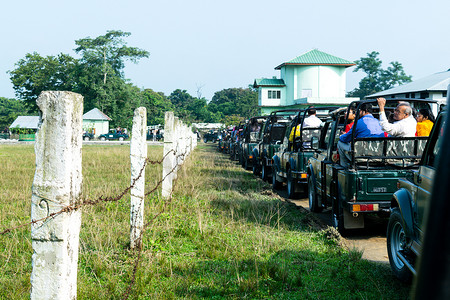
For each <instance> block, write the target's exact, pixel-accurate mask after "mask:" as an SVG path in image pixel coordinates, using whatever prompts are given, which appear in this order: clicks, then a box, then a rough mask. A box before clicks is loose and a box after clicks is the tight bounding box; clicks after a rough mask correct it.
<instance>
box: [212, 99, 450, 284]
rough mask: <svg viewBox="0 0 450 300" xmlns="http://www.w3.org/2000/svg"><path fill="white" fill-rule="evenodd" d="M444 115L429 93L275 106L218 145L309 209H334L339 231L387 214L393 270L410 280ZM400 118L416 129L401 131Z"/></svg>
mask: <svg viewBox="0 0 450 300" xmlns="http://www.w3.org/2000/svg"><path fill="white" fill-rule="evenodd" d="M447 101H449V100H448V99H447ZM408 113H409V114H408ZM446 115H447V114H446V112H445V109H443V107H442V106H439V105H438V103H437V102H436V101H433V100H426V99H391V100H387V101H386V100H385V99H382V100H380V99H378V100H361V101H355V102H352V103H350V104H349V105H348V106H341V107H339V106H333V107H331V106H327V107H308V108H304V109H290V110H279V111H275V112H272V113H271V114H270V115H269V116H257V117H253V118H250V119H248V120H246V121H245V122H242V123H241V124H239V125H238V126H236V127H234V128H230V129H228V130H227V131H224V132H222V134H221V138H220V142H219V145H218V150H219V151H222V152H224V153H227V154H230V153H231V156H230V158H231V159H233V160H239V162H240V163H241V165H242V166H243V167H244V168H245V169H250V168H251V169H252V171H253V173H254V174H255V175H256V176H260V177H261V178H262V179H263V180H267V181H269V182H271V183H272V188H273V189H274V190H277V189H281V188H282V187H283V186H284V184H285V185H286V188H287V194H288V198H291V199H294V198H297V197H301V196H307V197H308V201H309V209H310V210H311V211H312V212H320V211H322V210H324V209H331V216H332V224H333V226H334V227H335V228H336V229H337V230H338V231H339V232H340V233H341V234H345V233H346V232H348V231H349V230H352V229H356V228H364V220H365V217H366V216H367V215H368V214H376V215H378V216H380V217H381V218H386V219H387V220H388V229H387V248H388V255H389V262H390V265H391V268H392V271H393V273H394V274H395V275H396V276H397V277H398V278H399V279H400V280H402V281H408V280H410V279H411V277H412V274H416V268H415V262H416V259H417V257H418V256H420V253H421V242H420V241H421V239H422V237H423V234H424V230H423V223H424V219H425V215H426V209H427V207H428V206H429V205H430V204H429V201H430V193H431V187H432V184H431V183H432V181H433V176H434V169H435V167H436V160H437V156H438V154H439V152H440V151H441V149H440V141H439V140H440V139H441V140H442V136H443V128H444V124H445V119H446ZM424 116H425V117H424ZM434 116H436V118H435V117H434ZM408 118H409V119H408ZM374 120H375V121H376V123H375V121H374ZM401 120H403V122H401V124H402V126H405V128H406V125H404V124H406V123H407V122H410V123H411V124H414V126H417V128H414V129H413V131H414V132H413V133H411V130H410V133H408V134H399V130H400V129H399V128H400V127H401V126H399V125H398V123H400V121H401ZM416 120H417V121H416ZM433 120H434V121H435V122H432V121H433ZM423 121H427V122H425V123H427V124H422V122H423ZM430 123H431V126H430ZM393 124H394V125H393ZM395 124H397V125H395ZM424 127H426V128H425V129H426V130H425V131H426V132H425V134H424V135H423V134H422V130H424ZM352 128H353V129H352ZM419 131H420V134H418V133H419ZM449 134H450V133H449ZM420 135H421V136H420ZM342 144H344V145H342ZM342 148H344V149H342ZM230 149H233V150H230Z"/></svg>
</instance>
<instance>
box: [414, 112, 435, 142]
mask: <svg viewBox="0 0 450 300" xmlns="http://www.w3.org/2000/svg"><path fill="white" fill-rule="evenodd" d="M416 120H417V127H416V130H417V136H429V135H430V132H431V128H433V125H434V116H433V115H432V114H431V112H430V111H429V110H428V109H426V108H422V109H419V112H418V113H417V118H416Z"/></svg>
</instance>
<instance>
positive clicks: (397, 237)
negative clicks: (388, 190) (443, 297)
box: [386, 207, 412, 282]
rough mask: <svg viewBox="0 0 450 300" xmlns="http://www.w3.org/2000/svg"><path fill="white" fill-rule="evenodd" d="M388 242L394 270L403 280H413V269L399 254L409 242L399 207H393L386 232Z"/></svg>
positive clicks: (390, 259)
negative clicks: (411, 269) (410, 268)
mask: <svg viewBox="0 0 450 300" xmlns="http://www.w3.org/2000/svg"><path fill="white" fill-rule="evenodd" d="M386 242H387V251H388V256H389V263H390V265H391V269H392V272H393V273H394V275H395V276H396V277H397V278H398V279H400V280H401V281H403V282H409V281H411V279H412V273H411V271H410V270H409V269H408V267H407V266H406V265H405V264H404V263H403V262H402V261H401V260H400V258H399V257H398V256H397V253H399V251H402V250H405V246H406V243H407V237H406V233H405V230H404V228H403V219H402V216H401V214H400V210H399V208H398V207H395V208H393V209H392V211H391V216H390V217H389V223H388V227H387V233H386ZM402 254H403V253H402Z"/></svg>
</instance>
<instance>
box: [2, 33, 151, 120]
mask: <svg viewBox="0 0 450 300" xmlns="http://www.w3.org/2000/svg"><path fill="white" fill-rule="evenodd" d="M128 36H130V33H129V32H123V31H118V30H111V31H108V32H107V33H106V34H105V35H102V36H99V37H96V38H90V37H87V38H84V39H80V40H77V41H75V44H76V45H77V48H76V49H75V51H76V52H77V53H78V54H80V55H81V58H80V59H75V58H73V57H71V56H69V55H67V54H59V55H58V56H56V57H54V56H48V57H42V56H40V55H39V54H37V53H33V54H27V55H26V56H25V58H24V59H21V60H20V61H19V62H18V63H17V64H16V68H15V69H14V70H13V71H10V74H11V76H10V77H11V81H12V83H13V86H14V89H15V92H16V95H17V96H18V98H20V99H22V100H24V101H25V102H26V103H27V105H28V106H29V107H30V108H31V110H32V111H36V110H37V107H36V103H35V102H36V99H37V97H38V96H39V94H40V92H41V91H44V90H69V91H74V92H77V93H80V94H82V95H83V96H84V108H85V110H90V109H92V108H94V107H97V108H99V109H100V110H102V111H103V112H104V113H106V114H107V115H109V116H110V117H111V118H112V119H113V121H112V125H113V126H116V125H117V126H121V127H125V126H128V125H127V124H131V121H130V117H131V116H130V113H129V110H134V108H135V107H137V105H140V102H141V93H140V91H139V89H138V88H136V87H135V86H133V85H132V84H131V83H129V82H128V81H127V80H126V79H125V78H124V72H123V70H124V67H125V61H127V60H129V61H132V62H134V63H136V62H138V61H139V60H140V59H141V58H144V57H148V56H149V53H148V52H147V51H145V50H142V49H139V48H135V47H129V46H127V45H126V42H125V40H124V39H125V38H126V37H128Z"/></svg>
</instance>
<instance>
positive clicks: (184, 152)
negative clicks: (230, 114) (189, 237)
mask: <svg viewBox="0 0 450 300" xmlns="http://www.w3.org/2000/svg"><path fill="white" fill-rule="evenodd" d="M183 138H185V137H183ZM183 146H184V149H183ZM193 147H195V145H194V146H193V145H192V143H191V144H188V143H184V144H183V145H182V146H180V145H178V144H177V143H174V147H173V149H171V150H170V151H168V152H167V153H165V154H164V155H163V157H162V158H161V159H160V160H151V159H149V158H145V161H144V163H143V166H142V168H141V169H140V171H139V174H138V175H137V176H136V177H135V178H132V180H131V184H130V185H129V186H127V187H126V188H125V189H123V190H122V191H121V192H119V193H118V194H116V195H109V196H100V197H98V198H96V199H85V198H83V197H81V199H80V200H78V201H76V202H75V203H73V204H71V205H66V206H64V207H62V208H61V209H60V210H58V211H55V212H52V213H49V214H48V215H47V216H45V217H43V218H39V219H32V220H31V221H30V222H26V223H23V224H20V225H18V226H15V227H11V228H4V229H0V236H8V235H7V234H8V233H11V232H13V231H15V230H18V229H20V228H23V227H26V226H30V227H31V226H32V225H34V224H37V223H45V222H48V221H51V220H52V219H55V218H56V217H57V216H59V215H61V214H65V213H71V212H74V211H77V210H80V209H82V208H83V207H88V206H97V205H102V204H105V203H108V202H118V201H120V200H121V199H123V198H124V197H125V196H126V195H127V194H129V193H130V191H131V190H132V189H133V187H134V186H135V185H136V182H137V181H138V180H139V179H140V178H141V177H143V174H145V169H146V167H147V166H150V165H151V166H155V165H161V164H163V163H164V161H165V160H166V159H168V158H169V156H173V157H172V161H174V162H175V163H174V164H173V167H172V168H171V169H170V170H165V172H163V176H162V177H161V179H159V180H158V181H157V182H156V184H155V185H154V186H153V187H152V188H150V189H149V190H148V191H147V192H145V194H144V199H145V198H147V197H148V196H150V195H152V194H154V193H155V192H157V191H158V190H159V189H160V187H161V186H162V184H163V182H164V181H165V180H166V179H167V178H168V177H169V176H172V178H173V184H172V189H171V191H170V195H169V197H163V199H164V200H163V201H164V202H163V205H162V208H160V210H159V211H158V212H156V214H154V215H153V216H152V218H151V219H150V220H148V221H147V222H145V223H144V225H143V229H142V230H141V231H140V235H139V238H138V242H137V243H136V244H137V247H135V248H133V249H132V250H134V251H132V255H133V256H134V257H135V258H134V260H133V261H134V263H133V269H132V272H131V274H130V277H129V278H130V282H129V284H128V286H127V288H126V290H125V292H124V293H123V295H122V298H123V299H128V298H129V297H130V295H131V294H132V290H133V286H134V285H135V283H136V274H137V272H138V270H139V264H140V262H141V258H142V239H143V236H144V234H145V232H146V230H147V229H148V227H149V226H150V225H152V224H153V223H154V222H155V220H157V219H158V217H160V216H161V214H163V213H164V212H166V210H167V208H168V207H169V205H170V203H171V202H172V193H173V188H174V187H175V185H176V182H177V179H176V178H177V177H176V176H173V175H174V174H176V173H177V170H178V169H179V168H180V166H181V165H182V164H183V162H184V161H185V159H186V157H187V156H188V154H189V153H190V151H191V150H192V149H193ZM39 198H41V199H42V200H46V201H52V200H51V199H46V198H45V197H42V196H39Z"/></svg>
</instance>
